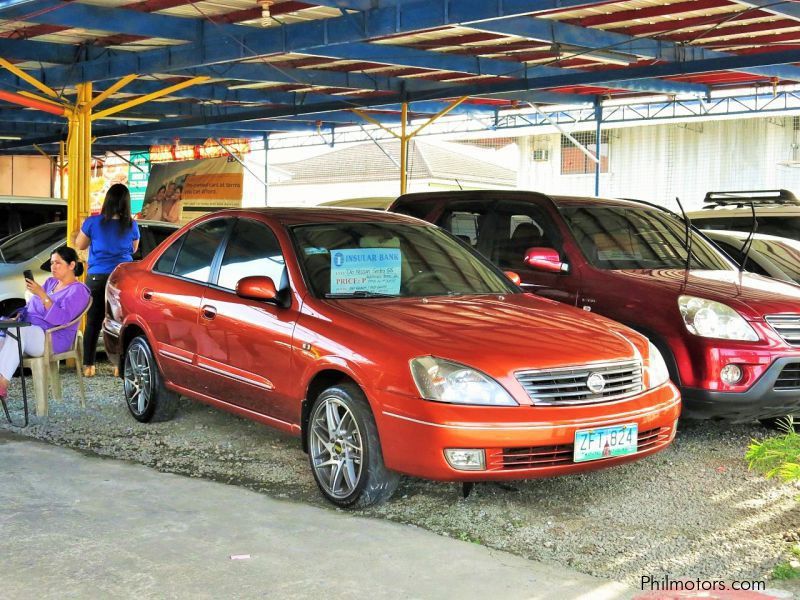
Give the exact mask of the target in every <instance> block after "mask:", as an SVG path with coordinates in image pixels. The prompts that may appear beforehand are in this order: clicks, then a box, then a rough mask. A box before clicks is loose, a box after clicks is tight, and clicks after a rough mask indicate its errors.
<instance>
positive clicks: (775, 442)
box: [745, 417, 800, 481]
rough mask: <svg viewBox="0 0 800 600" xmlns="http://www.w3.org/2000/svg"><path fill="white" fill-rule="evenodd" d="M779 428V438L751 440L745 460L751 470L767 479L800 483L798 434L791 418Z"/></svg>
mask: <svg viewBox="0 0 800 600" xmlns="http://www.w3.org/2000/svg"><path fill="white" fill-rule="evenodd" d="M781 428H782V429H783V431H784V433H783V434H781V435H779V436H775V437H770V438H767V439H765V440H763V441H761V442H757V441H755V440H753V443H752V444H750V447H749V448H748V449H747V454H745V458H747V460H748V462H749V463H750V468H751V469H756V470H757V471H761V472H762V473H764V474H765V475H766V476H767V477H779V478H780V479H782V480H784V481H800V433H797V432H796V431H795V429H794V423H793V421H792V419H791V417H790V418H788V419H787V421H786V422H785V423H784V424H782V427H781Z"/></svg>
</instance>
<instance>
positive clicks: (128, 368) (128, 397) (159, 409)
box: [122, 336, 178, 423]
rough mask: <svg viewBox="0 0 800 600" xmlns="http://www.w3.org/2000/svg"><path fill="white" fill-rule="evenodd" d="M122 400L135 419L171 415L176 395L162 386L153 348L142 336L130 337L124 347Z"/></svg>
mask: <svg viewBox="0 0 800 600" xmlns="http://www.w3.org/2000/svg"><path fill="white" fill-rule="evenodd" d="M122 379H123V385H124V390H125V402H126V403H127V405H128V410H130V412H131V415H133V418H134V419H136V420H137V421H140V422H142V423H149V422H151V421H154V422H157V421H168V420H170V419H171V418H172V417H174V416H175V410H176V409H177V400H178V397H177V395H176V394H175V393H173V392H170V391H169V390H168V389H167V388H166V387H164V381H163V379H162V377H161V373H160V372H159V370H158V365H157V364H156V361H155V358H154V357H153V351H152V350H151V349H150V344H148V343H147V339H146V338H145V337H144V336H138V337H135V338H133V340H132V341H131V343H130V344H128V347H127V349H126V350H125V362H124V367H123V370H122Z"/></svg>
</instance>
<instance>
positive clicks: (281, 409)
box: [104, 209, 680, 506]
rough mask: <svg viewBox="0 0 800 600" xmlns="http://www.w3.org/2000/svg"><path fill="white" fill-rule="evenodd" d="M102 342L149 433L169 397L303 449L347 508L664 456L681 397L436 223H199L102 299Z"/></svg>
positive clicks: (615, 339) (595, 322)
mask: <svg viewBox="0 0 800 600" xmlns="http://www.w3.org/2000/svg"><path fill="white" fill-rule="evenodd" d="M107 300H108V302H107V304H108V308H107V310H108V312H107V316H106V320H105V323H104V334H105V342H106V348H107V349H108V351H109V354H110V355H112V357H116V361H118V364H119V365H120V367H121V369H120V370H121V372H122V375H123V379H124V391H125V400H126V402H127V405H128V408H129V410H130V412H131V414H132V415H133V417H135V418H136V419H138V420H139V421H150V420H160V419H165V418H168V417H169V416H170V415H171V413H172V411H173V410H174V399H175V396H176V395H177V394H180V395H185V396H189V397H191V398H194V399H196V400H199V401H202V402H206V403H208V404H211V405H213V406H217V407H219V408H222V409H225V410H229V411H231V412H233V413H236V414H238V415H241V416H244V417H246V418H249V419H253V420H255V421H259V422H262V423H265V424H267V425H271V426H273V427H277V428H279V429H282V430H284V431H287V432H289V433H292V434H294V435H297V436H302V439H303V444H304V447H305V448H306V449H307V450H308V452H309V461H310V464H311V470H312V472H313V474H314V477H315V479H316V481H317V484H318V486H319V488H320V490H321V491H322V492H323V494H324V495H325V496H326V497H327V498H328V499H329V500H331V501H332V502H333V503H335V504H337V505H340V506H352V505H358V506H365V505H367V504H370V503H372V502H377V501H380V500H383V499H385V498H387V497H388V496H389V495H391V493H392V491H393V490H394V488H395V486H396V485H397V481H398V473H407V474H410V475H415V476H419V477H426V478H430V479H437V480H442V481H465V482H469V481H480V480H488V479H521V478H530V477H545V476H551V475H560V474H564V473H574V472H578V471H586V470H592V469H598V468H602V467H606V466H611V465H615V464H620V463H623V462H628V461H631V460H635V459H637V458H640V457H642V456H646V455H648V454H652V453H654V452H657V451H659V450H661V449H663V448H665V447H666V446H667V445H668V444H669V443H670V441H671V440H672V438H673V436H674V434H675V421H676V419H677V418H678V414H679V412H680V397H679V394H678V391H677V389H676V388H675V386H673V385H672V384H671V383H670V382H669V374H668V372H667V368H666V365H665V364H664V361H663V360H662V358H661V355H660V354H659V352H658V350H657V349H655V348H654V347H653V346H652V344H648V342H647V340H646V339H645V338H644V337H642V336H640V335H639V334H637V333H636V332H634V331H632V330H630V329H628V328H626V327H623V326H622V325H619V324H618V323H614V322H612V321H609V320H607V319H605V318H603V317H600V316H596V315H591V314H587V313H584V312H582V311H579V310H576V309H574V308H571V307H568V306H564V305H560V304H558V303H555V302H551V301H549V300H545V299H542V298H537V297H535V296H532V295H529V294H525V293H523V292H522V291H521V290H520V289H519V288H518V287H517V286H515V285H514V284H513V283H511V282H510V281H509V280H508V279H507V278H506V277H505V276H504V275H503V273H502V272H501V271H499V270H498V269H496V268H495V267H493V266H492V265H491V264H490V263H489V262H488V261H486V260H485V259H484V258H482V257H481V256H480V255H478V254H477V253H475V252H473V251H471V250H469V249H468V248H465V247H464V246H463V245H462V244H461V243H460V242H459V241H458V240H457V239H455V238H454V237H453V236H451V235H450V234H448V233H447V232H445V231H442V230H441V229H439V228H437V227H433V226H432V225H430V224H429V223H425V222H422V221H419V220H416V219H410V218H408V217H404V216H401V215H393V214H388V213H378V212H375V211H359V210H344V209H261V210H240V211H225V212H218V213H214V214H212V215H208V216H205V217H203V218H201V219H199V220H197V221H195V222H193V223H191V224H189V225H187V226H185V227H184V228H183V229H182V230H180V231H179V232H178V233H176V234H175V235H173V236H172V237H171V238H170V239H168V240H166V241H165V242H164V243H163V244H162V245H161V246H160V247H159V248H157V249H156V250H155V251H154V252H153V253H152V254H151V255H150V256H148V257H147V258H146V259H145V260H143V261H141V262H138V263H127V264H123V265H120V266H119V267H117V269H116V270H115V271H114V272H113V273H112V275H111V277H110V279H109V283H108V287H107Z"/></svg>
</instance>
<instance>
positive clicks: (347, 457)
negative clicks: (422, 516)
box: [306, 384, 400, 508]
mask: <svg viewBox="0 0 800 600" xmlns="http://www.w3.org/2000/svg"><path fill="white" fill-rule="evenodd" d="M306 435H307V441H308V459H309V463H310V464H311V471H312V473H313V474H314V479H315V480H316V482H317V486H319V489H320V491H322V493H323V495H324V496H325V497H326V498H327V499H328V500H330V501H331V502H332V503H333V504H335V505H337V506H340V507H343V508H347V507H358V508H361V507H365V506H369V505H371V504H376V503H380V502H383V501H385V500H387V499H388V498H389V497H390V496H391V495H392V493H393V492H394V490H395V489H396V488H397V484H398V483H399V481H400V475H399V474H397V473H394V472H392V471H390V470H388V469H387V468H386V466H385V465H384V464H383V453H382V452H381V446H380V440H379V439H378V428H377V426H376V425H375V419H374V418H373V416H372V411H371V410H370V407H369V403H368V402H367V399H366V398H365V397H364V394H363V392H362V391H361V390H360V389H359V387H358V386H356V385H353V384H342V385H338V386H333V387H330V388H328V389H326V390H324V391H323V392H322V393H321V394H320V395H319V396H317V399H316V400H315V401H314V405H313V407H312V408H311V417H310V419H309V422H308V428H307V432H306Z"/></svg>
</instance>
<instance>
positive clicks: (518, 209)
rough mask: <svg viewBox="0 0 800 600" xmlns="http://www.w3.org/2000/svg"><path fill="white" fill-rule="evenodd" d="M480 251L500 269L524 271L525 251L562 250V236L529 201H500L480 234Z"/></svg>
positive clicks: (541, 210)
mask: <svg viewBox="0 0 800 600" xmlns="http://www.w3.org/2000/svg"><path fill="white" fill-rule="evenodd" d="M482 237H483V238H484V239H482V241H481V248H480V249H481V252H483V253H485V254H486V255H487V256H488V257H489V258H490V259H491V261H492V262H493V263H495V264H496V265H497V266H499V267H500V268H501V269H512V270H514V271H526V270H529V269H530V267H529V266H528V265H526V264H525V251H526V250H528V248H534V247H544V248H553V249H555V250H558V251H561V237H560V235H559V234H558V230H557V228H556V226H555V224H554V223H553V220H552V219H551V218H550V216H549V215H548V214H547V213H546V212H545V210H544V209H543V208H542V207H540V206H538V205H536V204H534V203H531V202H517V201H502V202H498V203H496V204H495V206H494V209H493V211H492V218H491V219H488V220H487V222H486V226H485V227H484V231H483V233H482Z"/></svg>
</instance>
